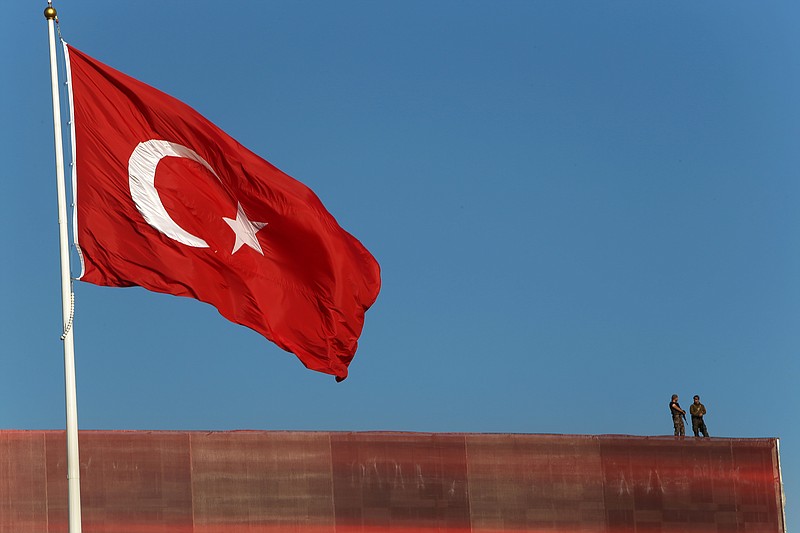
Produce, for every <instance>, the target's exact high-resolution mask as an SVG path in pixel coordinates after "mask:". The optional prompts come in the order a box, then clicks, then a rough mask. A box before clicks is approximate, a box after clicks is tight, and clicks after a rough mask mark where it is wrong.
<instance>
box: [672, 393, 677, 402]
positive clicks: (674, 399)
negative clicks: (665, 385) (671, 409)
mask: <svg viewBox="0 0 800 533" xmlns="http://www.w3.org/2000/svg"><path fill="white" fill-rule="evenodd" d="M672 401H673V402H677V401H678V395H677V394H673V395H672Z"/></svg>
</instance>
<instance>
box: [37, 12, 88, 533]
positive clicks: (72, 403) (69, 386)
mask: <svg viewBox="0 0 800 533" xmlns="http://www.w3.org/2000/svg"><path fill="white" fill-rule="evenodd" d="M44 17H45V18H46V19H47V31H48V34H49V37H50V80H51V82H52V88H53V130H54V133H55V145H56V182H57V183H56V190H57V192H58V231H59V240H60V245H61V246H60V249H61V316H62V319H63V321H64V334H63V335H62V339H63V341H64V386H65V393H66V407H67V483H68V489H69V493H68V502H69V533H81V477H80V462H79V459H78V400H77V394H76V392H75V390H76V387H75V345H74V342H73V339H72V312H73V294H72V281H71V280H70V268H69V241H68V237H67V193H66V185H65V184H64V151H63V142H62V139H61V106H60V104H59V93H58V66H57V63H56V35H55V23H56V22H57V20H58V18H57V17H58V15H57V13H56V10H55V8H54V7H53V3H52V0H48V2H47V8H46V9H45V10H44Z"/></svg>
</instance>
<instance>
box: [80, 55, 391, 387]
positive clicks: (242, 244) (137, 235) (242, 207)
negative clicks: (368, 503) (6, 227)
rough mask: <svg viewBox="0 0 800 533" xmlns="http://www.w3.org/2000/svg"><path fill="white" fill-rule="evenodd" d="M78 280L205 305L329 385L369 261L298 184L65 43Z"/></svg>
mask: <svg viewBox="0 0 800 533" xmlns="http://www.w3.org/2000/svg"><path fill="white" fill-rule="evenodd" d="M65 50H66V53H67V57H68V65H69V77H70V80H69V83H70V89H71V95H72V107H73V128H74V129H73V138H74V142H75V146H74V150H75V170H74V171H75V184H76V185H75V187H76V190H75V209H76V224H75V225H76V227H75V235H76V237H75V238H76V244H77V246H78V249H79V252H80V255H81V260H82V273H81V276H80V279H81V280H82V281H86V282H89V283H93V284H96V285H104V286H113V287H126V286H135V285H138V286H141V287H144V288H146V289H149V290H151V291H156V292H161V293H167V294H173V295H177V296H188V297H191V298H196V299H198V300H201V301H204V302H206V303H209V304H211V305H213V306H214V307H216V308H217V309H218V310H219V312H220V314H222V315H223V316H224V317H225V318H227V319H228V320H230V321H232V322H235V323H238V324H242V325H244V326H247V327H249V328H252V329H253V330H255V331H257V332H258V333H260V334H262V335H264V336H265V337H266V338H268V339H269V340H271V341H272V342H274V343H275V344H277V345H278V346H280V347H281V348H283V349H284V350H287V351H289V352H292V353H294V354H295V355H296V356H297V357H298V358H299V359H300V360H301V361H302V362H303V364H304V365H305V366H306V367H308V368H310V369H312V370H317V371H320V372H324V373H328V374H332V375H334V376H336V377H337V379H338V380H342V379H344V378H345V377H347V372H348V365H349V363H350V361H351V360H352V359H353V356H354V355H355V352H356V348H357V346H358V338H359V336H360V334H361V331H362V328H363V325H364V314H365V312H366V310H367V309H368V308H369V307H370V306H371V305H372V304H373V303H374V302H375V299H376V298H377V296H378V292H379V290H380V283H381V282H380V268H379V265H378V263H377V261H375V259H374V258H373V257H372V255H371V254H370V253H369V252H368V251H367V249H366V248H365V247H364V246H363V245H362V244H361V243H360V242H359V241H358V240H357V239H356V238H355V237H353V236H352V235H350V234H349V233H347V232H346V231H345V230H344V229H342V228H341V227H340V226H339V224H338V223H337V222H336V220H335V219H334V218H333V216H332V215H331V214H330V213H329V212H328V211H327V210H326V209H325V207H324V206H323V205H322V202H321V201H320V200H319V198H318V197H317V196H316V195H315V194H314V193H313V192H312V191H311V190H310V189H309V188H308V187H306V186H305V185H303V184H302V183H300V182H299V181H297V180H295V179H293V178H292V177H290V176H288V175H287V174H285V173H283V172H281V171H280V170H278V169H277V168H276V167H274V166H273V165H271V164H270V163H269V162H267V161H265V160H264V159H262V158H260V157H259V156H257V155H255V154H254V153H252V152H251V151H249V150H248V149H246V148H244V147H243V146H242V145H241V144H239V143H238V142H236V141H235V140H234V139H233V138H231V137H230V136H228V135H227V134H226V133H224V132H223V131H222V130H221V129H219V128H218V127H217V126H215V125H214V124H212V123H211V122H210V121H208V120H207V119H205V118H204V117H203V116H201V115H200V114H199V113H197V112H196V111H195V110H193V109H192V108H190V107H189V106H187V105H186V104H184V103H182V102H180V101H179V100H177V99H175V98H173V97H171V96H169V95H167V94H165V93H163V92H160V91H158V90H156V89H154V88H153V87H150V86H149V85H146V84H145V83H142V82H140V81H138V80H136V79H134V78H131V77H130V76H127V75H125V74H123V73H121V72H119V71H117V70H114V69H113V68H111V67H109V66H107V65H104V64H103V63H101V62H99V61H97V60H95V59H93V58H91V57H89V56H88V55H86V54H84V53H82V52H80V51H79V50H77V49H75V48H74V47H72V46H69V45H65Z"/></svg>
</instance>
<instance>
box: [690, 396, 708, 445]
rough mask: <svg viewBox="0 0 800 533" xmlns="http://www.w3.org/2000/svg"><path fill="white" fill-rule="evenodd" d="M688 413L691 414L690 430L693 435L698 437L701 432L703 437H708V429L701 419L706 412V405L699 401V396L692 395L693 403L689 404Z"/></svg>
mask: <svg viewBox="0 0 800 533" xmlns="http://www.w3.org/2000/svg"><path fill="white" fill-rule="evenodd" d="M689 413H690V414H691V415H692V431H693V432H694V436H695V437H699V436H700V433H701V432H702V433H703V436H704V437H708V429H707V428H706V423H705V422H704V421H703V415H705V414H706V406H705V405H703V404H702V403H700V396H698V395H697V394H695V395H694V403H693V404H692V405H690V406H689Z"/></svg>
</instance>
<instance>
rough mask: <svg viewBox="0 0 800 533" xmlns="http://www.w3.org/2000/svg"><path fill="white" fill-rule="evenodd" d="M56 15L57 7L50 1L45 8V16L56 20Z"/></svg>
mask: <svg viewBox="0 0 800 533" xmlns="http://www.w3.org/2000/svg"><path fill="white" fill-rule="evenodd" d="M56 17H58V13H56V8H54V7H53V5H52V4H51V3H50V2H48V3H47V7H46V8H44V18H46V19H47V20H55V18H56Z"/></svg>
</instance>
